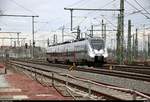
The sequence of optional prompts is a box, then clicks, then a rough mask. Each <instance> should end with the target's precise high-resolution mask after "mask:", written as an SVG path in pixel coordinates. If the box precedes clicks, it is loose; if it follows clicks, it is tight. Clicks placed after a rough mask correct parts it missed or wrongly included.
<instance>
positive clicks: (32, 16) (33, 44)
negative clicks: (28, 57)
mask: <svg viewBox="0 0 150 102" xmlns="http://www.w3.org/2000/svg"><path fill="white" fill-rule="evenodd" d="M0 16H4V17H29V18H32V40H33V41H32V58H34V46H35V41H34V18H35V17H39V16H37V15H35V16H34V15H8V14H0Z"/></svg>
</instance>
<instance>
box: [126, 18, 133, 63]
mask: <svg viewBox="0 0 150 102" xmlns="http://www.w3.org/2000/svg"><path fill="white" fill-rule="evenodd" d="M127 58H128V63H129V64H131V59H132V56H131V20H128V45H127Z"/></svg>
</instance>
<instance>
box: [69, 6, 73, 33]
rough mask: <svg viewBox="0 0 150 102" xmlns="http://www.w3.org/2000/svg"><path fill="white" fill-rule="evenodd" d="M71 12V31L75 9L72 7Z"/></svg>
mask: <svg viewBox="0 0 150 102" xmlns="http://www.w3.org/2000/svg"><path fill="white" fill-rule="evenodd" d="M70 13H71V31H72V29H73V9H70Z"/></svg>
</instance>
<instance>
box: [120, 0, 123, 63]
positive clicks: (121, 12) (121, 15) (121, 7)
mask: <svg viewBox="0 0 150 102" xmlns="http://www.w3.org/2000/svg"><path fill="white" fill-rule="evenodd" d="M120 29H121V31H120V33H121V34H120V36H121V38H120V41H121V42H120V44H121V45H120V47H121V51H120V54H121V58H120V64H123V60H124V0H121V1H120Z"/></svg>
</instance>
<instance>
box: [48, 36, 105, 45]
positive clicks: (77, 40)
mask: <svg viewBox="0 0 150 102" xmlns="http://www.w3.org/2000/svg"><path fill="white" fill-rule="evenodd" d="M89 39H101V40H102V38H98V37H97V38H82V39H76V40H72V41H65V42H63V43H57V44H53V45H50V46H49V47H51V46H57V45H63V44H68V43H73V42H79V41H83V40H89Z"/></svg>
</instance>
